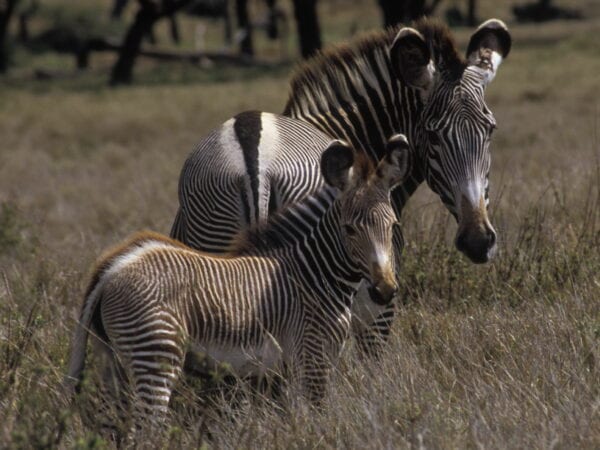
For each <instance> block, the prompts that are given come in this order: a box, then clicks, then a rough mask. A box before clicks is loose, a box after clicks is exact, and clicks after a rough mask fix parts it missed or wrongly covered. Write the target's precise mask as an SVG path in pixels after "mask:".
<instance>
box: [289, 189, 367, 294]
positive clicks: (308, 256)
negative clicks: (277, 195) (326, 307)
mask: <svg viewBox="0 0 600 450" xmlns="http://www.w3.org/2000/svg"><path fill="white" fill-rule="evenodd" d="M339 217H340V205H339V202H338V201H336V200H334V201H333V203H332V204H331V206H330V207H329V208H328V209H327V211H326V212H325V214H324V215H323V217H322V219H321V220H319V221H318V223H317V224H316V226H315V227H314V229H313V231H312V232H311V233H310V234H308V235H307V236H306V238H305V239H304V240H303V241H302V242H299V243H298V245H297V246H296V247H295V249H294V253H293V260H294V263H295V264H297V265H298V269H299V274H300V275H301V276H303V277H305V278H306V281H307V282H309V283H310V285H311V286H313V287H314V286H317V285H319V286H320V287H321V289H322V297H323V298H327V297H332V296H333V297H335V298H341V297H343V296H344V295H345V296H346V297H347V298H349V297H351V296H352V295H353V294H354V293H355V292H356V289H357V288H358V284H359V282H360V281H361V279H362V277H363V276H362V274H361V273H360V271H359V268H358V267H357V266H356V264H355V263H354V262H353V260H352V257H351V256H350V254H349V253H348V251H347V250H346V247H345V244H344V242H343V240H342V236H341V233H340V230H341V229H342V226H341V224H340V220H339ZM340 294H342V295H340Z"/></svg>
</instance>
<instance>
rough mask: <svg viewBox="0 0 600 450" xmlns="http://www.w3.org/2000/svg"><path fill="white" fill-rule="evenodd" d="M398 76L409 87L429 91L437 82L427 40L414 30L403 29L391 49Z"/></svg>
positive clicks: (392, 61) (393, 64) (392, 60)
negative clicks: (435, 81)
mask: <svg viewBox="0 0 600 450" xmlns="http://www.w3.org/2000/svg"><path fill="white" fill-rule="evenodd" d="M390 60H391V63H392V67H393V68H394V71H395V72H396V75H397V76H398V77H399V78H401V79H402V80H403V81H404V82H405V83H406V84H407V85H409V86H410V87H412V88H416V89H423V90H429V88H430V87H431V86H432V85H433V82H434V80H435V65H434V63H433V61H432V59H431V52H430V51H429V47H428V46H427V43H426V42H425V38H424V37H423V35H422V34H421V33H419V32H418V31H417V30H415V29H414V28H409V27H404V28H402V29H401V30H400V31H399V32H398V34H397V35H396V38H395V39H394V42H393V43H392V46H391V47H390Z"/></svg>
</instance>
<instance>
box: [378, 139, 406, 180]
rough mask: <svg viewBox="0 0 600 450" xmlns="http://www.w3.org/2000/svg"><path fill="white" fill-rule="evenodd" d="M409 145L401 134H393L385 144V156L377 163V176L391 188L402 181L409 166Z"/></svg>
mask: <svg viewBox="0 0 600 450" xmlns="http://www.w3.org/2000/svg"><path fill="white" fill-rule="evenodd" d="M409 149H410V146H409V145H408V139H406V136H404V135H403V134H395V135H393V136H392V137H391V138H390V139H389V140H388V142H387V144H386V146H385V156H384V157H383V159H382V160H381V161H380V162H379V164H378V165H377V171H376V173H377V176H378V177H379V178H381V179H382V180H383V181H384V183H386V184H387V186H388V187H389V189H393V188H394V187H396V186H397V185H399V184H400V183H402V182H403V181H404V178H405V177H406V174H407V173H408V169H409V166H410V163H409V155H410V150H409Z"/></svg>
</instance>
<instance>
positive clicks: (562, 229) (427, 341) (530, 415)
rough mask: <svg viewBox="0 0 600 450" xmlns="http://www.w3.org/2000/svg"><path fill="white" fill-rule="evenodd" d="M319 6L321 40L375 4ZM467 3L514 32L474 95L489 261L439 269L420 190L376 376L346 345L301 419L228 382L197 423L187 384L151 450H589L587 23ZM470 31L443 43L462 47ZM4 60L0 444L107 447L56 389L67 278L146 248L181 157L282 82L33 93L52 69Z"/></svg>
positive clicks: (68, 325) (230, 72)
mask: <svg viewBox="0 0 600 450" xmlns="http://www.w3.org/2000/svg"><path fill="white" fill-rule="evenodd" d="M54 3H60V2H54ZM283 3H285V2H283ZM321 3H322V4H321V9H322V10H321V17H322V22H323V28H324V33H325V34H324V36H325V39H326V41H327V43H328V45H331V44H332V43H333V42H334V41H342V40H347V39H349V38H350V33H351V32H354V31H356V30H358V31H360V30H363V29H368V28H372V27H375V26H377V25H378V23H379V19H380V18H379V11H378V10H377V8H376V6H375V5H376V2H375V1H373V2H370V3H369V2H367V1H362V2H358V1H349V2H348V5H349V6H347V7H345V6H344V7H342V6H343V5H342V6H340V5H341V4H342V3H343V2H341V1H339V0H338V1H332V2H331V4H330V3H328V2H326V1H325V0H323V1H322V2H321ZM480 3H481V15H482V18H488V17H492V16H497V17H499V18H501V19H505V20H506V21H507V22H508V24H509V27H510V29H511V32H512V33H513V38H514V44H513V50H512V53H511V54H510V56H509V57H508V58H507V60H506V61H504V63H503V64H502V66H501V67H500V70H499V73H498V75H497V77H496V79H495V80H494V81H493V83H492V84H491V85H490V86H489V87H488V90H487V93H486V101H487V104H488V106H489V107H490V109H491V110H492V111H493V112H494V114H495V116H496V119H497V122H498V130H497V131H496V132H495V134H494V138H493V142H492V161H493V162H492V173H491V188H490V195H491V202H490V214H491V220H492V223H493V224H494V225H495V227H496V229H497V231H498V239H499V252H498V255H497V256H496V258H495V259H494V260H493V261H492V262H491V263H489V264H486V265H473V264H472V263H470V262H469V261H467V260H466V258H465V257H464V256H462V255H461V254H459V253H458V252H457V251H456V250H455V248H454V246H453V236H454V233H455V231H456V224H455V222H454V219H453V218H452V217H451V216H450V214H449V213H448V212H447V210H446V209H445V208H444V207H443V205H442V204H441V201H440V200H439V198H438V197H437V196H435V195H434V194H432V193H431V192H430V190H429V189H428V188H427V186H426V185H423V186H422V187H421V188H420V189H419V190H418V192H417V194H416V195H415V197H414V198H413V199H411V201H410V203H409V206H408V208H407V209H406V210H405V212H404V214H403V217H402V225H403V229H404V235H405V240H406V242H407V244H406V249H405V252H404V255H403V266H402V269H401V270H402V272H401V273H402V285H401V291H402V302H401V303H400V304H398V305H397V306H398V307H397V312H398V314H397V320H396V321H395V323H394V327H393V332H392V336H391V339H390V342H389V345H388V346H387V347H386V349H385V353H384V355H383V358H382V361H380V362H378V363H374V362H368V361H363V360H361V359H360V358H358V355H357V352H356V349H355V348H354V345H353V342H352V341H349V342H348V345H346V347H345V349H344V352H343V354H342V357H341V361H340V362H339V364H338V365H337V367H336V370H335V373H334V375H333V378H332V380H331V383H330V389H329V392H328V395H327V397H326V400H325V402H324V405H323V407H322V408H319V409H315V408H312V407H311V406H310V405H308V404H306V403H304V402H303V401H300V400H298V401H296V402H293V404H292V405H288V406H289V407H285V408H283V407H282V405H281V404H280V403H277V402H272V401H270V400H268V399H262V400H261V399H257V398H254V397H253V396H252V395H249V394H248V393H249V389H248V388H247V387H246V386H245V385H243V384H242V385H239V386H235V387H233V388H232V389H233V390H237V391H240V392H233V393H231V392H229V391H227V390H225V391H224V392H223V393H217V394H216V395H214V396H213V399H212V402H213V403H214V404H213V405H212V406H211V407H210V411H209V412H208V413H207V414H205V415H204V416H202V415H198V414H195V412H194V409H195V405H196V403H197V402H196V399H195V395H196V393H197V392H198V391H197V390H195V389H194V381H193V380H192V381H187V383H186V384H185V385H182V386H181V389H180V391H181V392H180V394H179V395H177V396H176V398H175V399H174V402H173V403H174V406H175V407H174V408H173V411H174V412H173V414H172V417H171V418H170V422H169V430H168V433H167V436H166V438H165V441H164V442H163V443H161V444H160V446H161V447H164V448H200V447H203V448H242V449H245V448H256V449H262V448H278V449H279V448H281V449H287V448H295V449H312V448H325V449H328V448H350V449H382V448H415V449H417V448H418V449H463V448H468V449H471V448H472V449H484V448H485V449H517V448H518V449H565V450H566V449H575V448H583V449H599V448H600V347H599V343H600V39H598V36H600V11H598V8H597V7H595V6H594V2H587V3H586V2H584V1H581V2H575V1H573V2H559V1H556V2H555V3H557V4H561V5H563V4H564V5H567V6H576V7H582V8H583V7H586V8H587V7H589V8H590V10H591V11H592V12H595V13H594V14H590V15H589V17H587V16H586V17H587V18H586V19H585V20H583V21H558V22H552V23H547V24H541V25H520V24H516V23H514V22H513V21H512V19H511V15H510V5H508V3H507V4H506V5H505V4H504V3H505V2H492V1H491V0H490V1H482V2H480ZM497 4H501V6H495V5H497ZM285 5H287V3H285ZM344 5H345V4H344ZM287 6H289V5H287ZM594 8H595V9H594ZM340 10H342V11H340ZM336 11H338V14H337V15H334V12H336ZM484 14H485V16H483V15H484ZM357 18H358V19H357ZM188 31H189V30H188ZM160 32H161V29H159V34H160ZM184 32H185V30H184ZM190 32H191V31H190ZM471 32H472V30H468V29H463V28H461V29H457V30H456V36H457V40H458V42H459V45H460V46H461V50H462V51H464V49H465V47H466V43H467V42H468V38H469V36H470V33H471ZM290 39H292V37H290ZM290 45H291V44H290ZM290 48H292V47H290ZM293 48H295V47H293ZM15 58H16V59H15V61H16V62H17V66H16V67H15V68H14V69H13V70H12V71H11V72H9V74H8V75H6V76H5V77H4V78H0V448H111V446H112V444H111V443H110V442H108V441H106V440H104V439H103V438H102V437H101V436H99V435H98V434H97V432H96V431H95V430H94V429H93V428H91V427H88V426H86V425H84V423H83V421H82V418H81V414H80V408H79V407H78V406H77V404H69V403H68V402H67V401H66V399H65V398H64V395H63V393H62V391H61V389H60V384H61V381H62V377H63V376H64V374H65V371H66V362H67V358H68V352H69V349H70V339H71V336H72V331H73V329H74V326H75V319H76V317H77V315H78V312H79V308H80V306H81V304H82V300H83V291H84V288H85V285H86V283H87V280H88V276H89V271H90V269H91V267H92V265H93V263H94V261H95V259H96V258H97V257H98V256H99V255H100V254H101V253H102V251H103V250H104V249H105V248H106V247H108V246H110V245H113V244H116V243H117V242H119V241H120V240H122V239H123V238H125V237H126V236H128V235H129V234H130V233H132V232H134V231H136V230H139V229H152V230H156V231H160V232H164V233H168V232H169V229H170V225H171V223H172V220H173V218H174V215H175V211H176V209H177V181H178V177H179V171H180V169H181V167H182V164H183V162H184V160H185V158H186V156H187V155H188V153H189V152H190V151H191V149H192V148H193V146H194V144H195V143H196V142H198V141H199V140H200V139H201V138H202V136H203V135H204V134H205V133H207V132H208V131H209V130H210V129H212V128H213V127H215V126H217V125H219V124H220V123H222V122H223V121H224V120H226V119H228V118H229V117H231V116H232V115H234V114H236V113H238V112H240V111H243V110H247V109H259V110H265V111H272V112H280V111H282V110H283V106H284V103H285V100H286V97H287V92H288V80H289V77H290V74H291V71H292V68H293V67H292V66H290V65H284V66H282V67H278V68H277V69H274V70H267V69H256V68H232V67H228V68H220V67H211V68H199V67H195V66H187V65H183V64H176V63H172V64H167V65H164V64H163V65H161V66H158V65H155V64H153V63H149V62H146V61H143V60H141V61H140V64H139V65H138V66H137V67H136V74H135V76H136V81H137V83H136V84H134V85H133V86H131V87H124V88H119V89H110V88H108V87H106V79H107V71H108V69H109V68H110V63H111V62H112V59H111V58H112V57H111V56H110V55H99V56H98V57H97V58H96V57H94V58H93V59H92V68H91V70H90V72H89V73H88V74H83V75H80V76H78V77H77V78H75V79H67V80H62V79H61V80H55V81H47V80H43V81H40V80H35V79H34V78H33V77H32V76H31V75H30V74H31V72H32V69H34V68H36V67H38V66H39V65H44V64H49V65H50V66H52V67H65V66H67V67H69V65H72V64H73V63H72V61H71V60H70V59H67V58H66V57H62V56H40V55H37V56H27V55H24V54H17V55H15ZM247 394H248V395H247ZM142 444H145V445H146V446H147V447H149V448H152V447H153V446H154V445H158V443H157V442H155V441H153V440H152V439H151V437H149V438H148V441H147V442H143V443H142Z"/></svg>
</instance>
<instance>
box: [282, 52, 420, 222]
mask: <svg viewBox="0 0 600 450" xmlns="http://www.w3.org/2000/svg"><path fill="white" fill-rule="evenodd" d="M318 70H320V73H318V74H317V73H310V74H306V75H305V76H304V77H300V81H297V82H296V83H294V84H293V85H292V94H291V96H290V98H289V100H288V104H287V106H286V108H285V111H284V115H287V116H289V117H292V118H294V119H298V120H302V121H305V122H308V123H310V124H311V125H313V126H314V127H315V128H317V129H318V130H320V131H322V132H324V133H325V134H327V135H329V136H331V137H332V138H337V139H343V140H345V141H347V142H348V143H350V144H351V145H352V146H353V147H354V148H355V149H359V150H361V151H363V152H365V153H366V154H367V155H369V157H370V158H371V159H372V160H373V161H379V160H380V159H381V158H382V157H383V155H384V152H385V146H386V143H387V141H388V139H389V138H390V137H391V136H393V135H394V134H396V133H403V134H405V135H406V136H407V138H408V141H409V142H410V143H411V151H412V155H411V156H412V158H411V159H412V169H411V170H412V173H410V174H409V176H407V177H406V179H405V182H404V183H403V184H402V185H401V186H399V187H398V188H397V189H396V194H395V195H394V196H393V197H394V209H395V210H396V213H397V214H398V217H400V213H401V212H402V209H403V208H404V206H405V205H406V203H407V201H408V199H409V198H410V197H411V196H412V194H413V193H414V192H415V190H416V189H417V187H418V186H419V185H420V184H421V183H422V182H423V181H424V177H423V175H422V172H423V171H422V169H421V168H422V167H423V166H424V162H425V155H424V154H423V152H422V151H421V149H422V145H421V142H422V131H421V129H422V123H421V118H422V114H423V108H424V104H423V100H422V98H421V95H420V94H419V92H418V91H417V90H415V89H411V88H409V87H407V86H406V85H404V84H403V83H402V82H401V81H399V80H398V78H397V76H396V75H395V74H394V72H393V70H392V67H391V63H390V60H389V56H388V54H387V46H382V47H379V48H377V47H375V48H371V49H370V50H369V52H367V53H355V54H353V55H352V58H347V59H345V60H344V61H343V64H341V63H339V62H338V61H336V62H335V63H333V64H330V65H325V66H323V67H322V68H320V69H318Z"/></svg>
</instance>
